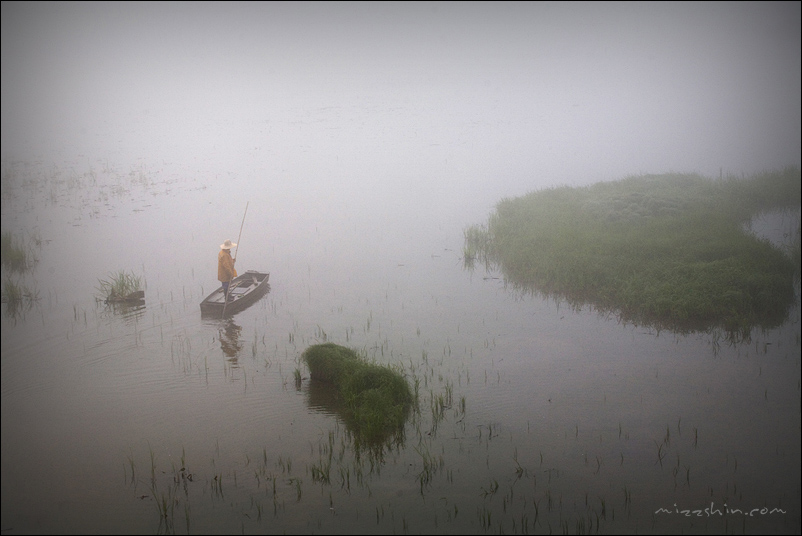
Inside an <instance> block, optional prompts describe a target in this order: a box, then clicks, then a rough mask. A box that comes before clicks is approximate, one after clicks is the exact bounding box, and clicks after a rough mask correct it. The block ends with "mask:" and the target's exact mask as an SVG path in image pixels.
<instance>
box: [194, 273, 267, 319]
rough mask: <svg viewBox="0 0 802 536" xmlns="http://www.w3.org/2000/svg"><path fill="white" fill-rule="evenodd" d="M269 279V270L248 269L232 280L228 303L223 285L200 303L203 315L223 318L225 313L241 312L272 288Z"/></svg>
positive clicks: (229, 314) (228, 314) (227, 314)
mask: <svg viewBox="0 0 802 536" xmlns="http://www.w3.org/2000/svg"><path fill="white" fill-rule="evenodd" d="M268 279H270V273H269V272H257V271H255V270H248V271H247V272H245V273H243V274H241V275H239V276H237V277H235V278H234V279H232V280H231V285H229V287H228V303H227V304H226V303H224V299H225V297H224V296H223V287H222V286H220V287H219V288H218V289H217V290H215V291H214V292H212V293H211V294H209V295H208V296H206V298H204V300H203V301H202V302H201V304H200V308H201V315H202V316H208V317H213V316H216V317H218V318H222V317H223V315H224V314H225V316H231V315H233V314H235V313H239V312H240V311H242V310H244V309H246V308H248V307H250V306H251V305H253V304H254V303H256V302H257V301H258V300H259V298H261V297H262V296H264V295H265V293H266V292H267V291H268V290H270V285H269V284H268V283H267V280H268ZM224 307H225V311H224Z"/></svg>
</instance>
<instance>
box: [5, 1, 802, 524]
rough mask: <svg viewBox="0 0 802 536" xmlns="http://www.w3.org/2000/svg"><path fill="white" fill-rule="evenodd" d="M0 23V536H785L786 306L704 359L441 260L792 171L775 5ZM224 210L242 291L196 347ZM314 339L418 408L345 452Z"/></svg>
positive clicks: (102, 14) (793, 430)
mask: <svg viewBox="0 0 802 536" xmlns="http://www.w3.org/2000/svg"><path fill="white" fill-rule="evenodd" d="M2 9H3V15H2V21H3V22H2V23H3V47H2V55H3V58H2V60H3V61H2V65H3V67H2V68H3V82H2V83H3V96H2V108H3V110H2V157H3V163H2V165H3V169H2V229H3V233H6V232H11V233H13V234H14V235H18V236H21V237H39V238H40V239H41V245H35V246H32V249H33V251H34V252H35V256H36V257H37V258H38V263H37V264H36V266H35V268H34V269H33V270H32V271H31V272H30V273H28V274H26V275H25V276H24V277H23V281H24V282H25V283H26V284H27V285H29V286H32V287H35V288H36V289H37V290H38V295H39V300H38V301H36V302H35V303H34V304H33V305H32V306H31V307H30V308H29V309H25V310H23V311H21V312H19V313H18V314H16V315H13V314H10V313H9V311H8V309H7V308H6V306H5V304H4V306H3V307H4V309H3V313H4V314H3V315H2V375H1V381H2V427H3V431H2V530H3V532H4V533H9V534H14V533H44V532H55V533H70V532H98V533H99V532H112V533H154V532H173V531H174V532H178V533H187V532H196V533H197V532H200V533H210V532H219V533H234V532H236V533H241V532H245V533H256V532H259V533H264V532H269V533H276V532H290V533H299V532H302V533H309V532H327V533H331V532H349V533H351V532H355V533H375V532H379V533H389V532H409V533H420V532H427V533H429V532H444V533H465V532H472V533H475V532H493V533H497V532H501V531H503V532H511V533H520V532H596V531H599V532H604V533H614V532H616V533H617V532H629V533H633V532H660V533H662V532H671V533H679V532H708V533H719V532H736V531H737V532H747V533H777V532H780V533H798V532H799V531H800V510H799V505H800V498H801V497H800V489H801V488H802V484H801V483H800V482H801V481H800V474H801V472H802V471H801V468H800V459H801V457H802V456H801V453H800V425H799V422H800V400H801V394H800V384H801V383H802V380H801V378H802V372H801V369H800V323H799V322H800V311H799V307H797V308H796V309H795V310H794V311H793V313H792V315H791V316H790V317H789V319H788V322H787V323H786V324H785V325H784V326H782V327H781V328H780V329H777V330H774V331H772V332H769V333H755V334H754V337H753V339H752V341H751V342H749V343H746V344H743V345H740V346H736V347H730V346H726V345H723V343H721V342H719V341H720V340H719V339H718V338H717V337H716V335H715V334H695V335H691V336H677V335H674V334H672V333H668V332H662V333H655V332H652V331H650V330H648V329H644V328H639V327H636V326H631V325H621V324H618V323H617V322H616V320H615V319H613V318H603V317H600V316H598V315H597V314H596V313H595V312H593V311H589V310H583V311H573V310H570V308H568V307H566V306H564V305H561V304H559V303H555V302H553V301H551V300H544V299H541V298H538V297H533V296H521V295H517V294H516V293H514V292H513V291H512V290H509V289H507V288H505V286H504V282H503V281H502V280H500V279H498V278H497V277H498V276H497V274H495V273H493V272H492V271H491V272H486V271H485V270H484V269H482V268H478V269H476V270H475V271H473V272H470V271H466V270H465V269H464V268H463V266H462V262H461V252H462V245H463V244H462V239H463V236H462V232H463V229H464V228H465V227H467V226H468V225H472V224H475V223H481V222H483V221H484V220H485V219H486V218H487V216H488V214H489V213H490V212H491V210H492V208H493V206H494V204H495V203H496V202H497V201H498V200H499V199H500V198H502V197H505V196H515V195H520V194H523V193H525V192H527V191H530V190H532V189H536V188H544V187H549V186H553V185H558V184H574V185H582V184H590V183H593V182H596V181H599V180H615V179H619V178H623V177H624V176H626V175H628V174H632V173H641V172H643V173H662V172H667V171H678V172H699V173H703V174H707V175H711V176H717V175H718V174H719V173H720V172H724V173H746V174H749V173H753V172H756V171H762V170H765V169H771V168H776V167H782V166H786V165H797V166H799V165H800V149H799V147H800V134H799V127H800V119H799V117H800V99H799V94H800V83H799V80H800V75H799V72H800V71H799V64H800V61H799V56H800V54H799V20H800V17H799V5H798V4H768V6H766V5H764V3H761V4H759V5H758V4H740V5H735V6H733V5H725V6H724V7H719V4H700V5H696V4H693V5H680V6H675V7H672V6H671V5H670V4H658V5H646V4H643V5H641V4H636V5H634V6H631V5H630V4H608V5H607V6H606V7H599V6H596V5H595V4H593V5H588V4H576V5H563V4H546V5H540V4H537V5H535V4H525V5H519V4H504V3H502V4H501V5H498V4H496V3H494V4H493V5H492V6H491V5H489V4H476V5H464V4H456V5H452V4H450V3H449V4H439V3H433V4H429V3H423V4H420V5H419V4H396V5H389V6H388V5H380V4H347V3H346V4H337V6H336V7H335V6H327V5H321V4H301V5H300V6H298V5H296V4H292V5H289V4H278V5H273V4H268V5H251V4H233V5H232V4H230V3H227V4H225V5H220V4H189V5H185V4H168V5H166V6H164V7H159V8H156V7H155V6H145V7H143V6H136V5H128V4H123V5H120V4H100V5H96V4H91V5H83V4H80V5H78V4H56V5H50V4H45V5H44V6H39V5H38V4H36V5H33V6H28V5H19V4H14V3H11V4H8V3H5V2H4V3H3V7H2ZM789 43H790V45H789ZM246 204H247V207H248V212H247V216H246V218H245V220H244V225H243V226H242V235H241V237H239V244H240V245H239V248H238V249H237V250H236V254H237V268H238V270H240V271H244V270H246V269H255V270H264V271H269V272H270V274H271V275H270V283H271V289H270V292H269V293H268V294H267V295H266V296H265V297H264V298H263V299H262V300H260V301H259V302H258V303H256V304H255V305H253V306H252V307H250V308H248V309H246V310H245V311H243V312H241V313H239V314H237V315H236V316H234V318H233V319H232V320H231V321H230V322H229V321H223V320H219V321H217V320H214V319H212V320H209V319H201V316H200V309H199V303H200V301H201V300H202V299H203V297H204V296H206V295H207V294H208V293H209V292H211V291H212V290H213V289H214V288H215V287H216V286H217V281H216V255H217V252H218V251H219V244H221V243H222V242H223V241H224V240H225V239H227V238H230V239H232V240H234V241H237V239H238V234H239V231H240V225H241V224H242V223H243V214H244V211H245V208H246ZM795 225H798V216H797V217H796V219H794V218H791V220H787V219H786V220H783V219H780V220H779V221H777V220H771V221H770V222H769V223H766V220H763V221H761V222H757V223H756V224H755V226H754V228H755V230H756V232H761V233H762V232H766V233H767V234H769V235H772V236H774V235H776V234H777V232H776V231H777V229H778V227H779V228H780V229H782V232H781V233H779V234H780V235H782V234H784V233H785V231H786V230H789V231H790V232H791V233H792V232H793V231H794V230H795ZM120 270H128V271H133V272H135V273H137V274H139V275H141V276H142V278H143V282H144V286H145V306H144V308H140V309H136V310H128V311H126V310H121V309H112V308H109V307H108V306H107V305H105V304H104V303H102V302H98V301H97V300H96V295H97V290H96V287H97V286H98V280H99V279H101V278H106V277H108V275H109V274H110V273H116V272H118V271H120ZM7 276H8V274H7V273H6V269H5V268H4V269H3V281H6V277H7ZM4 284H5V283H4ZM323 341H331V342H336V343H339V344H343V345H347V346H352V347H355V348H359V349H361V350H363V351H364V352H365V353H366V354H367V355H368V356H370V357H371V358H375V359H376V360H377V361H378V362H380V363H388V364H395V365H400V366H402V367H404V370H405V373H406V375H407V378H408V379H409V380H410V383H411V384H414V382H416V381H417V382H418V388H419V402H420V411H419V412H417V413H416V414H415V415H413V417H412V418H411V419H410V421H409V422H408V424H407V427H406V430H405V432H406V434H405V441H404V443H403V444H402V445H400V446H398V447H397V448H390V449H387V450H386V451H385V452H384V453H383V456H382V457H380V458H373V457H370V456H368V455H366V454H365V453H364V452H362V453H358V451H357V450H356V449H355V446H354V444H353V441H352V440H351V437H350V435H349V433H348V430H347V429H346V427H345V425H344V424H342V423H341V422H339V421H338V419H337V416H336V411H334V410H333V409H332V408H331V407H329V406H327V401H326V399H325V396H323V395H321V394H320V393H318V392H316V391H315V389H313V387H312V386H311V385H310V383H309V380H308V379H307V378H306V376H308V372H307V371H306V370H305V369H304V368H303V366H302V365H300V363H299V361H298V359H299V356H300V354H301V352H302V351H303V350H304V349H305V348H306V347H307V346H309V345H310V344H315V343H318V342H323ZM296 368H298V369H301V372H302V375H303V376H304V379H303V380H302V382H301V384H300V385H296V383H295V381H294V371H295V370H296ZM439 400H442V401H444V402H445V405H444V406H440V407H441V409H442V410H443V411H442V412H441V413H437V408H438V406H437V402H438V401H439ZM327 463H328V464H329V467H330V469H331V474H330V479H329V480H328V481H322V480H321V479H319V478H317V475H318V474H319V473H318V472H317V470H318V469H319V468H321V467H324V466H326V464H327ZM182 468H184V469H185V471H181V469H182ZM187 474H191V475H192V478H191V479H189V478H187ZM154 482H156V483H157V485H156V486H155V487H154V486H153V483H154ZM165 498H166V501H167V503H168V504H169V505H170V508H169V510H168V515H167V516H166V517H164V516H163V515H162V508H163V507H162V506H161V504H163V503H162V501H163V500H164V499H165ZM764 507H765V508H767V509H768V510H769V511H771V512H769V511H767V512H762V511H753V509H756V508H757V509H761V508H764ZM705 508H708V509H710V510H712V511H713V513H712V514H709V513H705V512H702V513H701V514H700V515H696V514H693V515H685V514H683V513H680V512H679V511H681V510H684V509H687V510H702V511H703V510H704V509H705ZM660 509H665V510H667V512H666V511H659V510H660ZM733 509H737V510H736V511H733ZM774 509H779V510H781V511H777V510H774ZM718 511H721V512H723V514H720V513H716V512H718ZM743 512H747V514H744V513H743ZM749 513H751V515H749Z"/></svg>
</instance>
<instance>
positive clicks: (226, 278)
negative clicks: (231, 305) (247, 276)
mask: <svg viewBox="0 0 802 536" xmlns="http://www.w3.org/2000/svg"><path fill="white" fill-rule="evenodd" d="M236 245H237V244H236V242H232V241H231V240H226V241H225V242H223V243H222V244H220V253H218V254H217V280H218V281H220V282H221V283H222V284H223V293H224V294H225V296H226V301H227V300H228V285H229V284H230V283H231V280H232V279H234V278H235V277H237V270H236V269H235V268H234V263H235V262H236V259H234V258H233V257H232V256H231V248H233V247H234V246H236Z"/></svg>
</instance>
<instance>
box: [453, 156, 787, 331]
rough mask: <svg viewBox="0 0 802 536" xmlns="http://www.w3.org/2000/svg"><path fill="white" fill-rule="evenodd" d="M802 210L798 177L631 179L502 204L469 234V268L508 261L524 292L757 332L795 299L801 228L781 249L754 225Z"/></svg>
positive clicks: (664, 322)
mask: <svg viewBox="0 0 802 536" xmlns="http://www.w3.org/2000/svg"><path fill="white" fill-rule="evenodd" d="M799 206H800V172H799V170H798V169H795V168H788V169H784V170H781V171H777V172H771V173H762V174H759V175H756V176H753V177H749V178H736V177H727V178H721V179H718V180H714V179H709V178H705V177H702V176H699V175H689V174H681V175H678V174H667V175H644V176H634V177H629V178H626V179H623V180H620V181H615V182H603V183H598V184H594V185H591V186H587V187H580V188H571V187H557V188H550V189H546V190H540V191H535V192H531V193H529V194H526V195H524V196H521V197H518V198H514V199H510V198H507V199H503V200H501V201H500V202H499V203H498V204H497V205H496V207H495V211H494V212H493V213H492V214H491V215H490V217H489V220H488V222H487V224H485V225H474V226H471V227H469V228H467V229H466V230H465V247H464V250H465V252H466V253H469V252H470V253H471V254H472V255H471V256H470V257H469V256H467V255H466V261H467V262H466V266H468V267H471V266H472V264H473V262H474V261H475V259H476V258H481V259H483V260H484V261H485V263H486V264H487V265H488V266H490V265H492V266H498V267H499V268H500V269H501V271H502V273H503V275H504V277H505V278H506V280H507V281H508V282H509V283H511V284H512V285H513V286H514V287H517V288H519V289H521V290H525V291H528V292H533V293H538V294H541V295H547V296H550V297H554V298H557V299H560V300H565V301H567V302H569V303H570V304H572V305H573V306H574V307H577V308H578V307H582V306H583V305H585V304H591V305H592V306H594V307H595V308H596V309H597V310H599V311H600V312H603V313H610V312H614V313H616V314H617V315H619V317H620V318H621V319H622V320H625V321H629V322H633V323H636V324H646V325H651V326H654V327H656V328H658V329H672V330H675V331H680V332H690V331H697V330H702V331H705V330H709V329H712V328H723V329H725V330H726V332H727V333H728V336H729V337H730V338H731V339H737V340H741V339H748V338H749V334H750V333H751V329H752V328H753V327H755V326H760V327H776V326H777V325H779V324H781V323H782V322H783V321H784V320H785V318H786V316H787V313H788V310H789V308H790V307H791V305H792V304H793V303H794V302H795V300H796V293H795V286H794V283H795V282H797V284H798V281H799V273H800V266H799V257H800V255H799V235H798V234H797V237H796V240H795V243H794V245H792V246H791V247H788V248H785V249H783V248H780V247H777V246H775V245H774V244H772V243H771V242H769V241H768V240H764V239H760V238H757V237H755V236H754V235H752V234H751V233H749V232H747V231H746V230H745V227H746V224H748V222H749V221H751V219H752V218H753V217H754V216H756V215H758V214H760V213H762V212H767V211H773V210H789V211H790V210H793V209H798V207H799Z"/></svg>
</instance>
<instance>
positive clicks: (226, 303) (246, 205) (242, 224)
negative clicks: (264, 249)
mask: <svg viewBox="0 0 802 536" xmlns="http://www.w3.org/2000/svg"><path fill="white" fill-rule="evenodd" d="M248 204H250V201H247V202H246V203H245V214H243V215H242V223H241V224H240V226H239V236H238V237H237V249H236V250H234V261H236V260H237V253H239V241H240V239H241V238H242V227H243V226H244V225H245V216H246V215H247V214H248ZM229 288H230V286H229ZM226 305H228V292H226V296H225V301H224V302H223V318H225V316H226Z"/></svg>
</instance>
